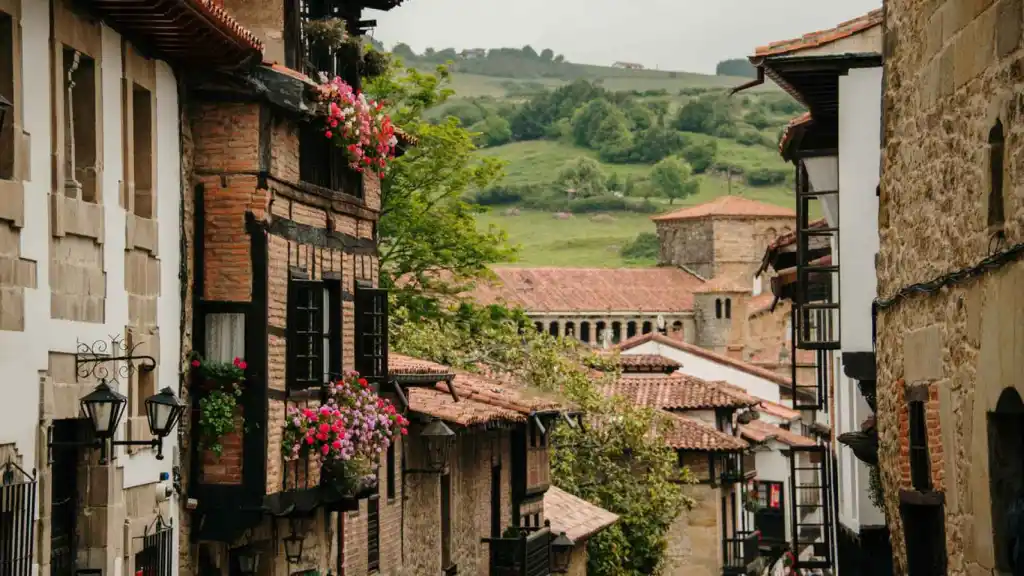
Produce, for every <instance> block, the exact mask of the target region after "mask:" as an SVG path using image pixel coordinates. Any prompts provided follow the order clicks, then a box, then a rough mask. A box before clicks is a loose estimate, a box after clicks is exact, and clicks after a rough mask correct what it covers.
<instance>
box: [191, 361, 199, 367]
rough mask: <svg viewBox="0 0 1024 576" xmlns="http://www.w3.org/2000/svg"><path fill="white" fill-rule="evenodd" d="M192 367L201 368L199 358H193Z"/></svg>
mask: <svg viewBox="0 0 1024 576" xmlns="http://www.w3.org/2000/svg"><path fill="white" fill-rule="evenodd" d="M192 367H193V368H199V360H193V361H192Z"/></svg>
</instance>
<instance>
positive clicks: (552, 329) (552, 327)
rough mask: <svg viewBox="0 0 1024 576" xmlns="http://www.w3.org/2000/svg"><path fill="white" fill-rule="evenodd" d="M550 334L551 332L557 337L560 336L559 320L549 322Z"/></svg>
mask: <svg viewBox="0 0 1024 576" xmlns="http://www.w3.org/2000/svg"><path fill="white" fill-rule="evenodd" d="M548 334H551V335H552V336H554V337H556V338H557V337H558V322H552V323H551V324H548Z"/></svg>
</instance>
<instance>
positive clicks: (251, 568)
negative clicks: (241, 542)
mask: <svg viewBox="0 0 1024 576" xmlns="http://www.w3.org/2000/svg"><path fill="white" fill-rule="evenodd" d="M237 558H238V571H239V572H241V573H242V574H244V575H245V576H253V575H254V574H256V570H257V569H258V568H259V566H260V552H259V550H257V549H255V548H253V547H252V546H245V547H243V548H241V549H239V550H238V552H237Z"/></svg>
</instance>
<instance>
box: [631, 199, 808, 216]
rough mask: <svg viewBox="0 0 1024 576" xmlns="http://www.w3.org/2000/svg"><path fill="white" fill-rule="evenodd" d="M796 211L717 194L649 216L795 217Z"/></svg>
mask: <svg viewBox="0 0 1024 576" xmlns="http://www.w3.org/2000/svg"><path fill="white" fill-rule="evenodd" d="M795 217H796V212H795V211H793V209H791V208H784V207H782V206H776V205H774V204H765V203H764V202H758V201H756V200H750V199H749V198H743V197H741V196H719V197H718V198H716V199H714V200H712V201H711V202H707V203H704V204H698V205H697V206H688V207H686V208H682V209H680V210H676V211H675V212H669V213H668V214H662V215H661V216H655V217H653V218H651V220H654V221H655V222H669V221H674V220H693V219H696V218H795Z"/></svg>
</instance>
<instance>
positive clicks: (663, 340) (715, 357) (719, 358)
mask: <svg viewBox="0 0 1024 576" xmlns="http://www.w3.org/2000/svg"><path fill="white" fill-rule="evenodd" d="M651 341H654V342H658V343H659V344H663V345H665V346H671V347H672V348H675V349H676V350H679V351H682V352H687V353H690V354H695V355H697V356H700V357H702V358H706V359H708V360H711V361H712V362H717V363H719V364H723V365H726V366H731V367H733V368H735V369H737V370H741V371H743V372H746V373H747V374H750V375H752V376H757V377H759V378H764V379H765V380H769V381H771V382H774V383H776V384H778V385H780V386H789V385H790V379H789V378H787V377H785V376H782V375H781V374H776V373H775V372H772V371H771V370H766V369H764V368H761V367H759V366H754V365H753V364H751V363H749V362H744V361H743V360H737V359H736V358H730V357H728V356H725V355H723V354H718V353H717V352H712V351H711V350H707V349H705V348H701V347H700V346H696V345H694V344H689V343H687V342H683V341H682V340H676V339H674V338H669V337H668V336H663V335H661V334H658V333H655V332H652V333H650V334H643V335H640V336H636V337H634V338H630V339H629V340H626V341H625V342H622V343H621V344H619V346H618V348H619V350H630V349H632V348H636V347H637V346H640V345H641V344H646V343H647V342H651Z"/></svg>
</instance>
